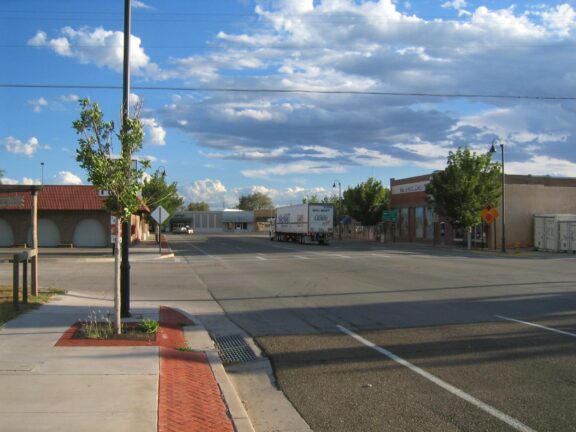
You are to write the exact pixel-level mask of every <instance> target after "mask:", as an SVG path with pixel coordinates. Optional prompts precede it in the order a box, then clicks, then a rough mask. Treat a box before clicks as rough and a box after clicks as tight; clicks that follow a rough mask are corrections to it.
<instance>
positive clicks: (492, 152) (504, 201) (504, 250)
mask: <svg viewBox="0 0 576 432" xmlns="http://www.w3.org/2000/svg"><path fill="white" fill-rule="evenodd" d="M496 141H497V139H496V138H495V139H494V141H492V147H490V153H491V154H494V153H496V146H495V145H494V144H495V143H496ZM500 151H501V152H502V181H501V183H502V253H506V195H505V194H504V191H505V189H506V180H505V177H504V143H502V142H500Z"/></svg>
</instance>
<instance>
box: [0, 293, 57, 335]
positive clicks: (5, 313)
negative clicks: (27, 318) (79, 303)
mask: <svg viewBox="0 0 576 432" xmlns="http://www.w3.org/2000/svg"><path fill="white" fill-rule="evenodd" d="M62 293H63V291H61V290H55V289H50V290H42V291H41V292H39V293H38V295H37V296H33V295H31V294H30V293H28V304H23V303H22V288H20V293H19V294H20V296H19V297H20V310H18V311H16V310H14V307H13V306H12V286H8V285H0V326H2V325H3V324H4V323H6V322H7V321H10V320H11V319H13V318H16V317H17V316H18V315H20V314H22V313H24V312H26V311H28V310H30V309H36V308H37V307H38V306H40V305H41V304H43V303H46V302H48V301H50V297H52V296H53V295H55V294H62Z"/></svg>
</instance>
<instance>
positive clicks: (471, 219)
mask: <svg viewBox="0 0 576 432" xmlns="http://www.w3.org/2000/svg"><path fill="white" fill-rule="evenodd" d="M500 169H501V167H500V164H498V163H493V162H492V159H491V156H490V154H476V153H472V152H470V150H469V149H467V148H466V149H462V148H458V150H457V151H456V152H450V153H449V155H448V161H447V165H446V168H445V169H444V171H437V172H435V173H434V174H432V177H431V179H430V183H428V185H427V186H426V193H427V194H428V201H429V202H430V203H431V204H432V206H433V207H434V211H435V212H436V213H437V214H439V215H441V216H444V217H445V218H446V219H448V221H450V223H451V224H452V226H454V227H456V228H464V229H466V230H467V231H468V232H470V230H471V229H472V228H473V227H474V226H475V225H477V224H479V223H480V222H481V217H480V212H481V211H482V209H483V208H484V207H486V206H487V205H490V206H493V205H495V204H496V202H497V200H498V198H499V197H500V194H501V184H500V172H501V171H500ZM468 246H470V238H468Z"/></svg>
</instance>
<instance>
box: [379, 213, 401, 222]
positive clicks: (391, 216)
mask: <svg viewBox="0 0 576 432" xmlns="http://www.w3.org/2000/svg"><path fill="white" fill-rule="evenodd" d="M397 218H398V213H397V212H396V210H384V211H383V212H382V222H396V219H397Z"/></svg>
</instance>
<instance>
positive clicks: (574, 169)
mask: <svg viewBox="0 0 576 432" xmlns="http://www.w3.org/2000/svg"><path fill="white" fill-rule="evenodd" d="M506 173H507V174H523V175H526V174H532V175H551V176H560V177H576V163H574V162H570V161H568V160H563V159H557V158H552V157H549V156H533V157H532V158H530V159H529V160H528V161H523V162H506Z"/></svg>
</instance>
